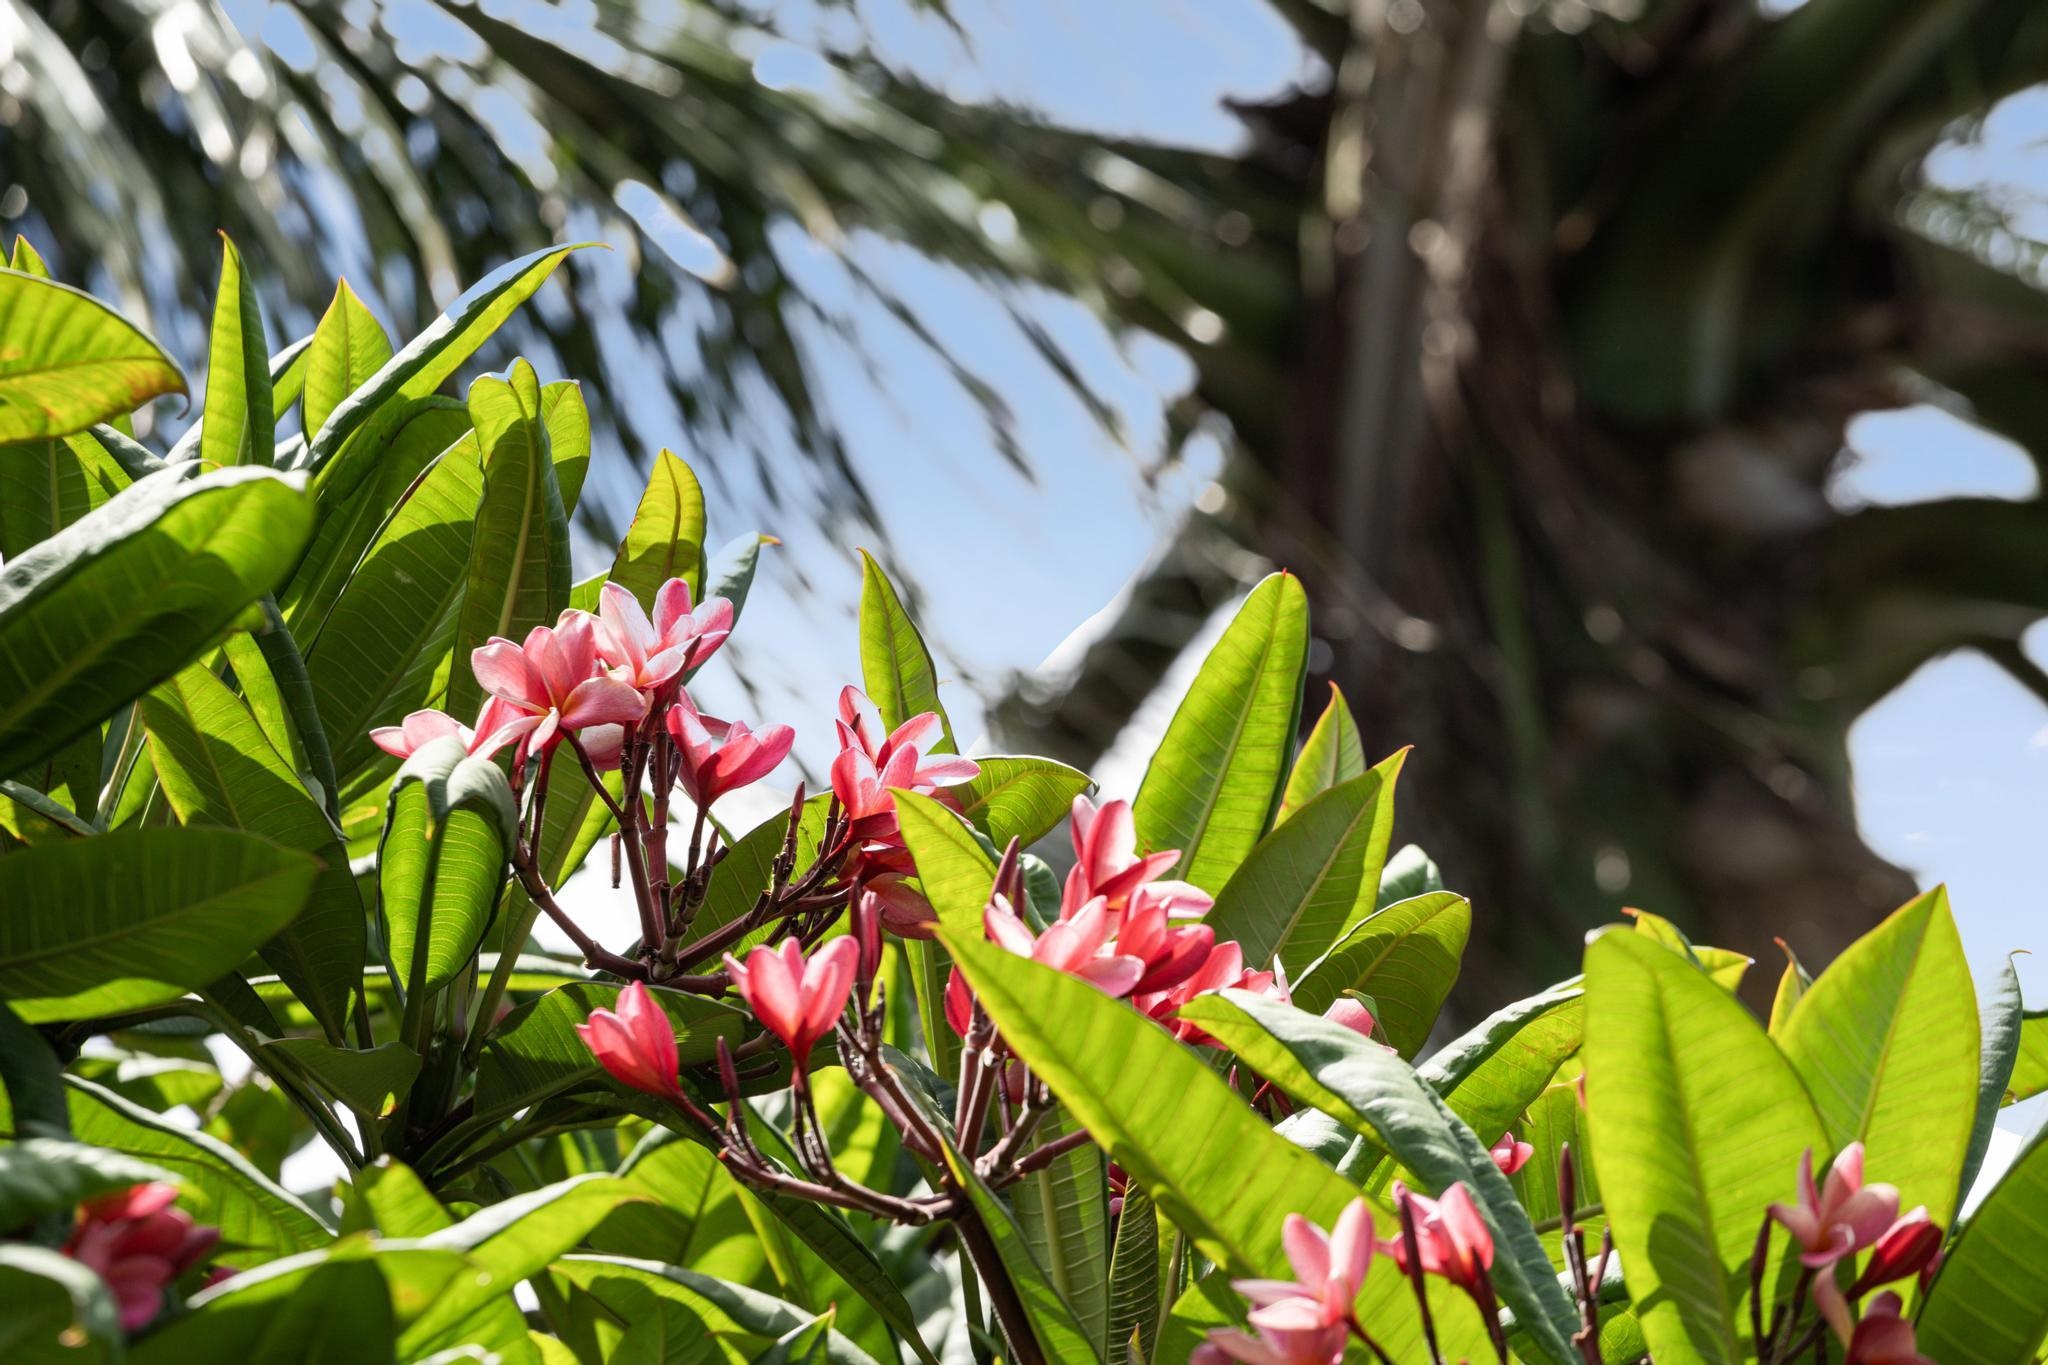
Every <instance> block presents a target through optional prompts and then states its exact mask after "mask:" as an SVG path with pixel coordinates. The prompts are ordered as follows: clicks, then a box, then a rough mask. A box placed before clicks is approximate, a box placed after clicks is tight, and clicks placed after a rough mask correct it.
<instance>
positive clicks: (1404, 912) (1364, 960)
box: [1294, 891, 1472, 1057]
mask: <svg viewBox="0 0 2048 1365" xmlns="http://www.w3.org/2000/svg"><path fill="white" fill-rule="evenodd" d="M1471 929H1472V905H1471V902H1469V901H1467V900H1466V899H1465V898H1464V897H1463V896H1459V895H1454V894H1452V893H1451V892H1449V891H1433V892H1430V893H1428V894H1426V895H1421V896H1417V897H1415V898H1414V899H1413V900H1405V901H1400V902H1397V903H1396V904H1393V905H1390V906H1388V907H1387V908H1386V909H1384V910H1379V911H1376V912H1374V913H1373V914H1371V915H1368V916H1367V917H1366V918H1365V919H1363V920H1360V921H1359V922H1358V923H1357V924H1356V925H1355V926H1353V927H1352V929H1351V931H1350V932H1349V933H1347V934H1345V936H1344V937H1343V938H1342V939H1340V940H1339V941H1338V942H1337V944H1336V945H1335V946H1334V947H1332V948H1331V949H1330V951H1329V952H1327V953H1325V954H1324V955H1323V956H1322V957H1321V958H1319V959H1318V960H1317V961H1315V962H1314V963H1312V964H1310V966H1309V968H1308V970H1307V971H1306V972H1305V973H1303V976H1302V979H1301V980H1299V981H1298V982H1296V983H1295V986H1294V1003H1295V1004H1297V1005H1299V1006H1300V1007H1301V1008H1303V1009H1305V1010H1307V1011H1309V1012H1310V1013H1311V1014H1321V1013H1322V1012H1323V1011H1324V1010H1326V1009H1328V1008H1329V1007H1330V1005H1331V1004H1332V1003H1333V1002H1334V1001H1335V1000H1336V999H1337V998H1338V997H1339V996H1341V995H1342V994H1344V992H1346V991H1357V992H1359V993H1360V994H1362V995H1368V996H1371V997H1372V1001H1373V1015H1374V1018H1375V1019H1376V1021H1377V1022H1378V1024H1379V1027H1380V1029H1381V1031H1382V1032H1384V1033H1385V1035H1386V1040H1387V1042H1388V1043H1390V1044H1392V1045H1393V1047H1394V1048H1395V1050H1396V1051H1398V1052H1399V1053H1400V1054H1401V1055H1402V1056H1404V1057H1412V1056H1414V1055H1415V1053H1416V1052H1417V1051H1419V1050H1420V1049H1421V1047H1422V1045H1423V1044H1424V1043H1425V1042H1427V1041H1428V1040H1429V1032H1430V1029H1432V1028H1433V1027H1435V1025H1436V1017H1437V1012H1438V1011H1439V1010H1441V1009H1442V1008H1443V1003H1444V1000H1445V998H1446V997H1447V996H1449V995H1450V993H1451V987H1452V985H1453V984H1455V983H1456V981H1457V979H1458V965H1459V960H1460V958H1461V957H1462V956H1463V954H1464V951H1465V939H1466V937H1467V935H1468V934H1469V933H1470V932H1471Z"/></svg>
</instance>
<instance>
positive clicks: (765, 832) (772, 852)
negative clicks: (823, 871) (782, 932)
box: [690, 792, 832, 956]
mask: <svg viewBox="0 0 2048 1365" xmlns="http://www.w3.org/2000/svg"><path fill="white" fill-rule="evenodd" d="M831 804H832V794H831V793H830V792H820V793H819V794H818V795H816V796H813V797H811V798H810V799H809V800H808V801H806V802H804V813H803V818H802V822H801V824H800V826H799V828H798V830H797V840H796V867H797V872H798V873H799V875H800V874H801V873H802V872H803V870H804V869H805V868H807V867H809V866H810V865H811V864H812V863H813V862H815V861H816V860H817V857H818V849H819V846H820V844H821V842H822V840H823V839H824V837H825V812H826V809H827V808H828V807H829V806H830V805H831ZM788 833H789V816H788V814H787V812H783V813H779V814H776V815H773V816H770V817H769V818H768V819H766V820H763V821H762V822H761V823H760V824H758V825H756V826H754V827H753V828H752V829H750V830H748V831H747V832H746V833H745V834H743V835H741V836H740V838H739V841H738V842H737V843H735V844H733V845H731V847H730V848H729V849H728V850H727V852H726V855H725V856H724V857H723V858H721V859H719V860H718V870H717V871H716V872H715V873H714V874H713V875H712V878H711V887H710V889H709V890H708V891H707V892H705V895H704V904H703V905H701V906H699V907H698V908H697V918H696V919H695V920H693V921H692V922H691V926H690V927H691V932H692V933H693V934H697V935H699V936H701V935H704V934H707V933H709V932H711V931H712V930H713V929H716V928H718V927H719V926H720V925H722V924H729V923H731V922H732V921H733V920H736V919H738V918H739V917H740V916H741V915H744V914H746V913H747V911H749V910H751V909H752V908H753V906H754V902H755V900H757V899H758V898H759V897H760V895H761V892H762V891H763V890H765V889H766V888H767V886H768V883H769V879H770V877H771V876H772V873H771V871H770V869H771V866H772V864H773V863H774V860H775V857H776V855H777V854H778V853H780V852H781V851H782V841H783V839H784V837H785V836H787V834H788ZM767 932H768V931H767V929H765V928H764V929H762V930H760V931H757V932H756V933H755V934H753V935H750V936H749V937H747V938H745V939H742V940H741V941H740V946H739V947H736V948H734V950H733V952H734V955H735V956H742V955H743V953H742V951H741V950H742V949H743V948H745V947H746V946H748V945H751V944H754V943H759V942H761V941H762V940H763V939H764V938H766V937H767Z"/></svg>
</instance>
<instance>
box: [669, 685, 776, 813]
mask: <svg viewBox="0 0 2048 1365" xmlns="http://www.w3.org/2000/svg"><path fill="white" fill-rule="evenodd" d="M665 724H666V725H667V726H668V733H669V736H670V737H671V738H672V739H674V740H675V742H676V747H677V748H678V749H680V750H682V754H683V762H682V770H681V771H680V772H679V773H678V774H677V780H678V781H680V782H681V783H682V784H683V790H684V791H685V792H687V793H688V794H689V797H690V800H692V801H694V802H696V803H697V805H698V807H699V808H702V807H706V806H709V805H710V804H711V803H712V802H714V801H716V800H717V799H718V798H719V797H721V796H723V795H725V794H726V793H727V792H729V791H736V790H738V789H739V788H741V787H744V786H748V785H749V784H751V783H755V782H758V781H760V780H761V779H762V778H764V777H766V776H767V775H768V774H769V773H770V772H772V771H773V770H774V768H775V765H776V764H778V763H780V762H782V760H783V759H785V758H787V757H788V756H789V746H790V745H792V744H794V743H795V742H796V732H795V731H794V730H792V729H790V728H789V727H788V726H787V725H764V726H762V727H761V729H760V730H759V731H753V730H749V729H748V728H747V727H746V726H745V725H744V724H742V723H741V722H739V721H736V720H734V721H725V720H718V719H716V718H715V717H712V716H707V715H705V714H703V713H702V712H701V711H699V710H698V709H697V706H696V703H695V702H692V701H691V700H690V695H689V693H687V692H677V693H676V699H675V705H674V706H672V707H670V708H669V712H668V719H667V720H666V722H665Z"/></svg>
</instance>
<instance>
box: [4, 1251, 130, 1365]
mask: <svg viewBox="0 0 2048 1365" xmlns="http://www.w3.org/2000/svg"><path fill="white" fill-rule="evenodd" d="M124 1336H125V1334H124V1333H123V1332H122V1331H121V1313H120V1310H119V1309H118V1308H117V1307H116V1306H115V1304H114V1296H113V1293H112V1292H111V1291H110V1290H108V1288H107V1283H106V1281H105V1280H102V1279H101V1278H100V1277H99V1276H98V1275H95V1274H94V1273H93V1272H92V1271H91V1270H90V1269H89V1268H87V1267H86V1266H85V1264H84V1263H83V1262H80V1261H74V1260H72V1259H71V1258H70V1257H69V1256H66V1255H64V1254H63V1253H62V1252H58V1251H52V1250H51V1249H50V1248H48V1247H40V1246H31V1245H28V1244H27V1243H21V1242H0V1359H6V1360H19V1361H45V1360H64V1361H76V1362H80V1365H83V1363H84V1362H88V1361H95V1362H96V1361H118V1360H120V1359H122V1350H121V1343H122V1340H123V1338H124Z"/></svg>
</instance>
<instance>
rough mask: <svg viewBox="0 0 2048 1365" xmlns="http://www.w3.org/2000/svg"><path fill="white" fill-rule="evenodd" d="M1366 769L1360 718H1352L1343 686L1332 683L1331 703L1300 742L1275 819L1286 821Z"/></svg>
mask: <svg viewBox="0 0 2048 1365" xmlns="http://www.w3.org/2000/svg"><path fill="white" fill-rule="evenodd" d="M1364 772H1365V745H1364V742H1363V741H1361V740H1360V739H1359V737H1358V722H1357V721H1355V720H1353V719H1352V718H1351V707H1350V706H1349V705H1347V704H1346V703H1345V701H1344V693H1343V690H1342V689H1340V688H1339V687H1338V686H1337V684H1335V683H1331V684H1330V701H1329V705H1327V706H1325V707H1324V708H1323V714H1322V715H1320V716H1318V717H1317V718H1316V723H1315V725H1314V727H1313V728H1311V729H1310V730H1309V732H1308V738H1307V739H1305V740H1303V741H1302V742H1301V752H1300V753H1298V754H1296V755H1295V756H1294V770H1293V771H1292V772H1290V773H1289V774H1288V775H1287V789H1286V790H1285V791H1284V792H1282V793H1281V795H1280V813H1279V814H1278V815H1277V816H1275V817H1274V818H1275V820H1276V822H1281V823H1284V822H1285V821H1286V819H1287V817H1288V816H1290V815H1292V814H1294V812H1296V811H1298V810H1300V809H1301V808H1302V807H1303V806H1305V805H1307V804H1308V803H1309V802H1310V801H1312V800H1314V799H1315V798H1316V797H1318V796H1320V795H1322V794H1323V793H1324V792H1326V791H1328V790H1330V788H1332V787H1336V786H1341V785H1342V784H1344V783H1346V782H1349V781H1351V780H1352V779H1353V778H1355V777H1359V776H1361V775H1363V774H1364Z"/></svg>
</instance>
